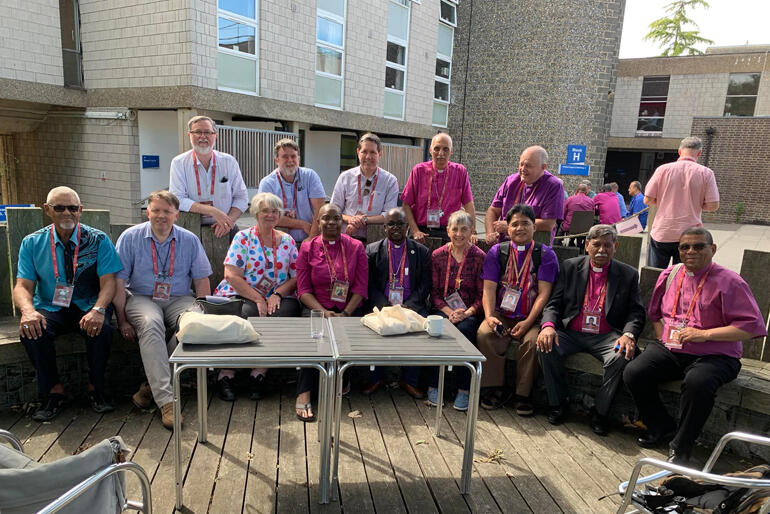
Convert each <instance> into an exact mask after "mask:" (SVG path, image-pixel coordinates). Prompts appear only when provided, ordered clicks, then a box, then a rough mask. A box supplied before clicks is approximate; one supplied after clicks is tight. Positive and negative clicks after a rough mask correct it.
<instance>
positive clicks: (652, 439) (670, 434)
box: [636, 428, 676, 448]
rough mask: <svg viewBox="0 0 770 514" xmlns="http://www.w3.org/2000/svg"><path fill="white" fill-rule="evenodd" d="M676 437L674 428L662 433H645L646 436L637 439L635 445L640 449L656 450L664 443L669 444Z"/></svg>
mask: <svg viewBox="0 0 770 514" xmlns="http://www.w3.org/2000/svg"><path fill="white" fill-rule="evenodd" d="M675 435H676V428H673V429H671V430H668V431H664V432H662V433H654V432H650V431H648V432H647V435H644V436H642V437H639V438H638V439H637V440H636V444H638V445H639V446H641V447H642V448H656V447H658V446H660V445H662V444H664V443H667V442H669V441H670V440H671V439H673V438H674V436H675Z"/></svg>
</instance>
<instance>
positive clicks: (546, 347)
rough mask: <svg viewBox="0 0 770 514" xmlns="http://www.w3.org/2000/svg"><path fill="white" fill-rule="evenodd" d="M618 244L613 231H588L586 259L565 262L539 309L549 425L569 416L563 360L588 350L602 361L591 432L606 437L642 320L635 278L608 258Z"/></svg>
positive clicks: (600, 228) (606, 227)
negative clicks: (540, 309) (541, 307)
mask: <svg viewBox="0 0 770 514" xmlns="http://www.w3.org/2000/svg"><path fill="white" fill-rule="evenodd" d="M617 245H618V242H617V231H616V230H615V228H614V227H612V226H610V225H594V226H593V227H591V230H590V231H589V232H588V236H587V237H586V251H587V253H588V255H587V256H584V257H575V258H574V259H568V260H566V261H564V263H563V264H562V266H561V269H560V270H559V277H558V278H557V279H556V284H555V285H554V288H553V292H552V293H551V298H550V300H549V301H548V304H547V305H546V307H545V310H544V311H543V319H542V322H541V324H540V327H541V330H540V335H539V336H538V339H537V347H538V350H539V353H538V354H539V358H540V366H541V367H542V368H543V374H544V376H545V385H546V389H547V390H548V403H549V405H550V406H551V411H550V413H549V415H548V421H549V422H550V423H551V424H553V425H558V424H560V423H562V422H563V421H564V418H565V417H566V414H567V406H568V401H567V384H566V382H565V380H564V359H565V358H566V357H567V356H569V355H572V354H573V353H577V352H588V353H590V354H591V355H592V356H593V357H595V358H597V359H599V360H601V361H602V362H603V363H604V379H603V381H602V385H601V387H600V388H599V391H598V392H597V393H596V398H595V400H596V405H595V407H594V410H593V412H592V416H591V428H592V429H593V431H594V432H595V433H597V434H599V435H605V434H607V430H608V423H607V414H608V413H609V410H610V406H611V404H612V399H613V397H614V396H615V393H616V392H617V390H618V387H619V386H620V384H621V382H622V378H623V368H625V366H626V363H627V362H628V361H629V360H630V359H632V358H633V357H634V355H635V353H636V341H637V339H638V338H639V334H640V333H641V332H642V328H643V327H644V319H645V309H644V306H643V305H642V300H641V296H640V294H639V274H638V273H637V271H636V269H635V268H632V267H631V266H628V265H627V264H623V263H622V262H619V261H616V260H613V259H612V256H613V255H614V253H615V250H616V249H617Z"/></svg>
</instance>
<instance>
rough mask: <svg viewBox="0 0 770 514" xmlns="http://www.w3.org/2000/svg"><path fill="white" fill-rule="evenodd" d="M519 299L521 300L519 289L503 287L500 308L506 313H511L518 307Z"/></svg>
mask: <svg viewBox="0 0 770 514" xmlns="http://www.w3.org/2000/svg"><path fill="white" fill-rule="evenodd" d="M519 298H521V289H519V288H518V287H511V286H505V290H504V291H503V299H502V300H501V301H500V307H501V308H503V309H505V310H506V311H510V312H513V311H515V310H516V307H517V306H518V305H519Z"/></svg>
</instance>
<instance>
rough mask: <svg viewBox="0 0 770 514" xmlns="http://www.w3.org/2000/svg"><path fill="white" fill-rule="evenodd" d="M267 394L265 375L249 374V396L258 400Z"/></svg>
mask: <svg viewBox="0 0 770 514" xmlns="http://www.w3.org/2000/svg"><path fill="white" fill-rule="evenodd" d="M264 396H265V375H257V376H256V377H252V376H251V375H249V398H250V399H252V400H254V401H257V400H261V399H262V398H264Z"/></svg>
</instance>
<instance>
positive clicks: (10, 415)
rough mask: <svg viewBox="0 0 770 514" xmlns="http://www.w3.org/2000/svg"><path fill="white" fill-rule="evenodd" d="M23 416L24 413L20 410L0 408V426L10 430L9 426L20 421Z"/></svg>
mask: <svg viewBox="0 0 770 514" xmlns="http://www.w3.org/2000/svg"><path fill="white" fill-rule="evenodd" d="M23 418H24V413H23V412H21V411H16V410H12V409H0V428H2V429H3V430H11V427H12V426H14V425H15V424H16V423H18V422H19V421H21V420H22V419H23ZM14 435H16V434H14ZM16 437H18V436H16Z"/></svg>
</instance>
